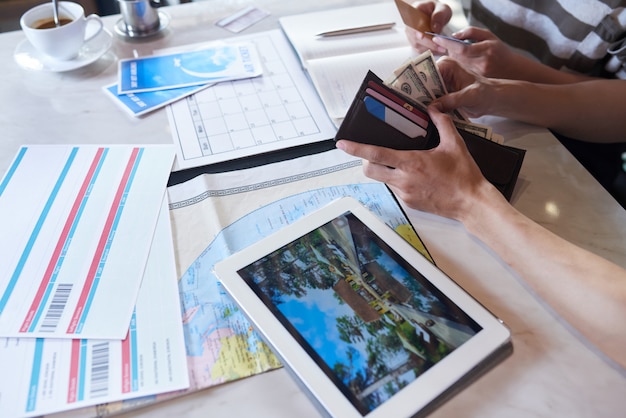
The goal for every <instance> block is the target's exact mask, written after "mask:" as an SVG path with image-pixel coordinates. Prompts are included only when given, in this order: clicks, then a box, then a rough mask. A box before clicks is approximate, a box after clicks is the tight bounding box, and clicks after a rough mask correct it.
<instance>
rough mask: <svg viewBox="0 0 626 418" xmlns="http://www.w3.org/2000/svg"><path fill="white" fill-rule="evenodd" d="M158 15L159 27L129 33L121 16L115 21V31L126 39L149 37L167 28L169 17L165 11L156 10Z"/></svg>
mask: <svg viewBox="0 0 626 418" xmlns="http://www.w3.org/2000/svg"><path fill="white" fill-rule="evenodd" d="M158 15H159V27H158V28H155V29H154V30H152V31H150V32H146V33H139V32H137V33H129V32H128V30H126V23H124V19H123V18H122V19H120V20H118V21H117V23H115V33H116V34H118V35H119V36H121V37H122V38H126V39H138V38H149V37H151V36H154V35H156V34H158V33H160V32H162V31H163V30H164V29H165V28H167V25H169V23H170V17H169V16H168V15H167V13H163V12H158Z"/></svg>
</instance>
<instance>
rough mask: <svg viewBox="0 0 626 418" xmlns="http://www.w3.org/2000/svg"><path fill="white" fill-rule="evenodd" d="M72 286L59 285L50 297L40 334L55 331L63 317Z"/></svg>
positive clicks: (67, 284)
mask: <svg viewBox="0 0 626 418" xmlns="http://www.w3.org/2000/svg"><path fill="white" fill-rule="evenodd" d="M73 285H74V284H73V283H59V285H58V286H57V289H56V291H55V292H54V296H53V297H52V302H50V306H48V311H47V312H46V316H45V317H44V319H43V321H42V323H41V328H40V331H41V332H54V331H55V330H56V328H57V325H59V320H60V319H61V315H63V310H64V309H65V305H66V304H67V300H68V299H69V297H70V293H71V292H72V286H73Z"/></svg>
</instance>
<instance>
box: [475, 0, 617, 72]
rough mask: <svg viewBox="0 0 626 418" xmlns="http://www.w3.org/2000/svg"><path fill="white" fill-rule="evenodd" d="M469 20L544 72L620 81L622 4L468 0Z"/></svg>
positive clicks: (573, 0)
mask: <svg viewBox="0 0 626 418" xmlns="http://www.w3.org/2000/svg"><path fill="white" fill-rule="evenodd" d="M469 21H470V23H471V24H472V25H474V26H483V27H486V28H488V29H489V30H490V31H491V32H493V33H494V34H495V35H496V36H498V37H499V38H500V39H502V40H503V41H504V42H505V43H507V44H508V45H510V46H512V47H514V48H518V49H521V50H524V51H527V52H529V53H530V54H531V55H533V56H534V57H535V58H537V59H538V60H539V61H541V62H543V63H544V64H546V65H549V66H550V67H553V68H558V69H568V70H571V71H575V72H579V73H583V74H588V75H594V76H599V77H607V78H612V77H617V78H621V79H626V0H471V10H469Z"/></svg>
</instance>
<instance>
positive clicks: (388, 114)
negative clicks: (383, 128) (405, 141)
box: [363, 96, 426, 138]
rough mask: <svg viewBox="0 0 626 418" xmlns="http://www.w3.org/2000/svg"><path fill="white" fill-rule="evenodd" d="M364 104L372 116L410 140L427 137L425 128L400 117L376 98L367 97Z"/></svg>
mask: <svg viewBox="0 0 626 418" xmlns="http://www.w3.org/2000/svg"><path fill="white" fill-rule="evenodd" d="M363 103H365V108H366V109H367V111H368V112H369V113H370V114H371V115H373V116H375V117H376V118H377V119H380V120H382V121H383V122H385V123H386V124H388V125H390V126H392V127H393V128H395V129H396V130H398V131H400V132H402V133H403V134H404V135H406V136H408V137H409V138H417V137H423V136H426V130H425V129H424V128H422V127H421V126H419V125H418V124H416V123H414V122H412V121H410V120H409V119H407V118H405V117H404V116H402V115H400V114H399V113H397V112H396V111H395V110H393V109H391V108H389V107H387V106H385V105H384V104H383V103H381V102H379V101H378V100H376V99H375V98H373V97H371V96H365V97H364V98H363Z"/></svg>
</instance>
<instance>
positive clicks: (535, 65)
mask: <svg viewBox="0 0 626 418" xmlns="http://www.w3.org/2000/svg"><path fill="white" fill-rule="evenodd" d="M490 77H493V78H505V79H509V80H522V81H530V82H532V83H542V84H568V83H578V82H581V81H587V80H592V79H593V78H591V77H589V76H586V75H583V74H577V73H569V72H565V71H561V70H557V69H556V68H552V67H548V66H547V65H545V64H542V63H541V62H539V61H535V60H533V59H531V58H528V57H525V56H522V55H520V54H517V53H513V54H512V55H511V59H510V60H508V62H507V64H506V65H505V68H504V69H503V70H502V73H501V74H493V75H490Z"/></svg>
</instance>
